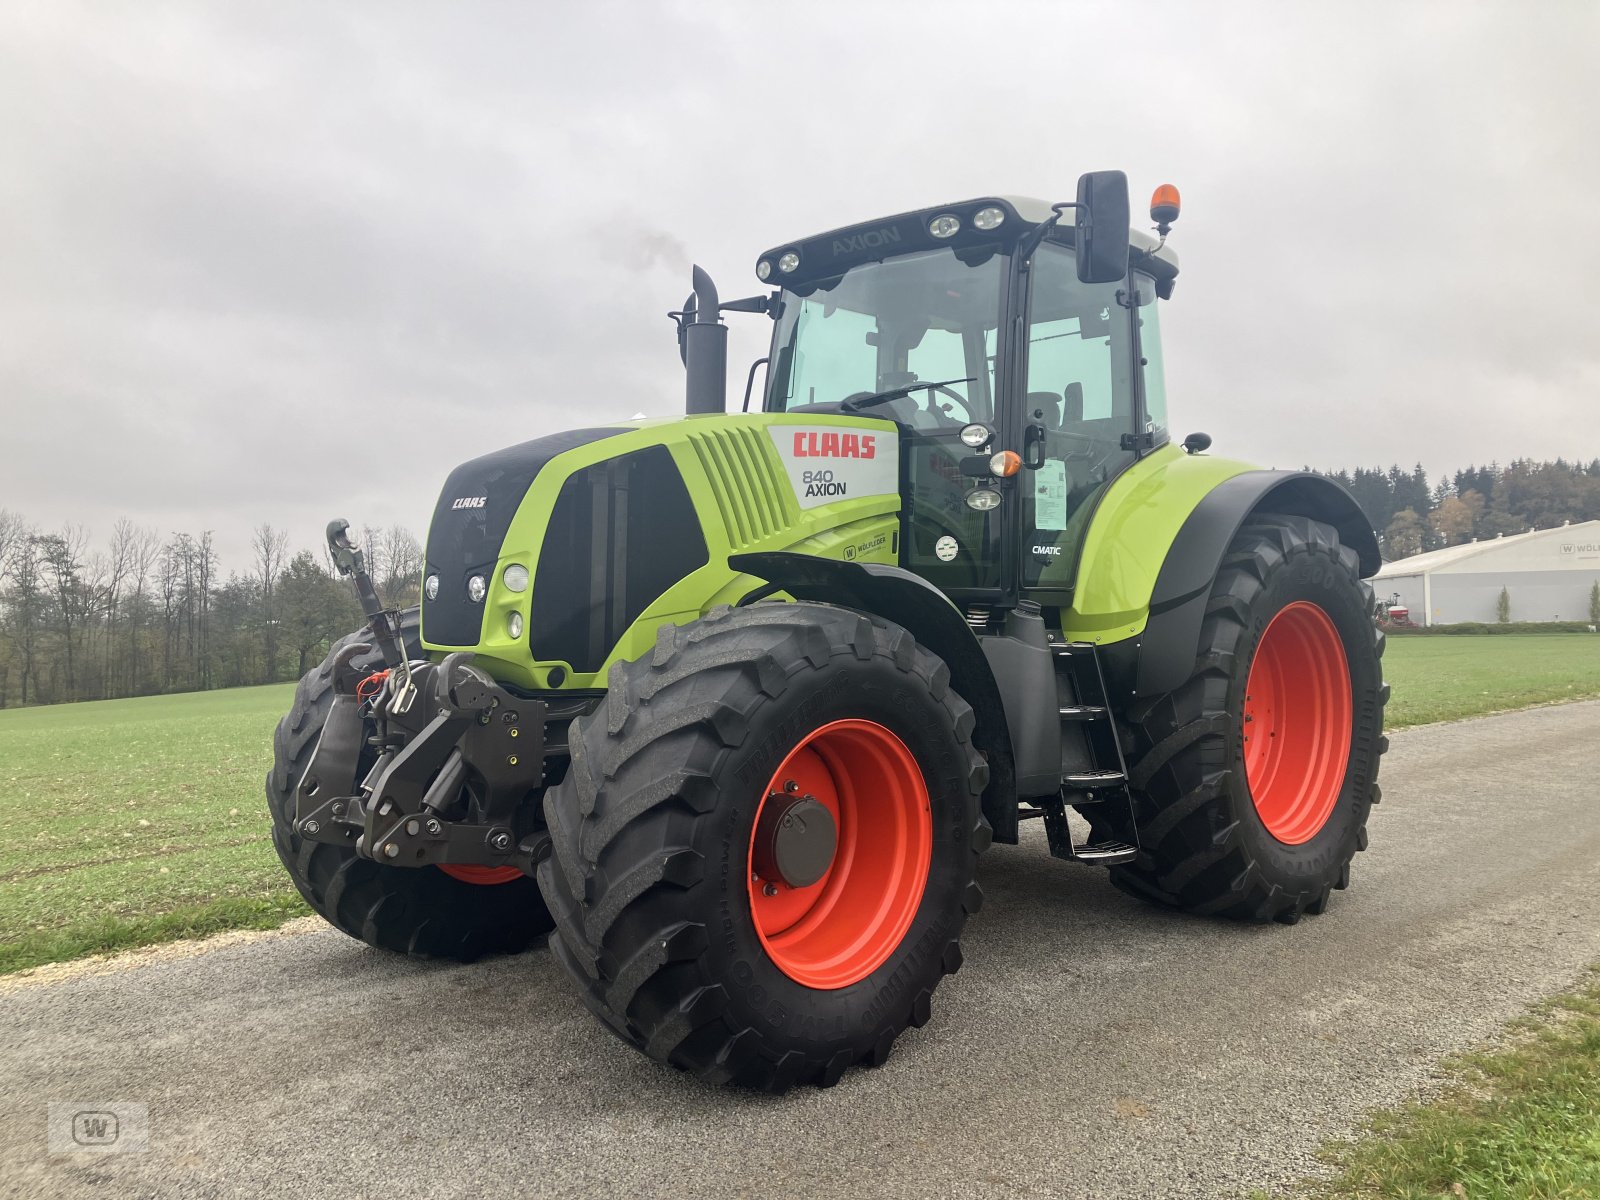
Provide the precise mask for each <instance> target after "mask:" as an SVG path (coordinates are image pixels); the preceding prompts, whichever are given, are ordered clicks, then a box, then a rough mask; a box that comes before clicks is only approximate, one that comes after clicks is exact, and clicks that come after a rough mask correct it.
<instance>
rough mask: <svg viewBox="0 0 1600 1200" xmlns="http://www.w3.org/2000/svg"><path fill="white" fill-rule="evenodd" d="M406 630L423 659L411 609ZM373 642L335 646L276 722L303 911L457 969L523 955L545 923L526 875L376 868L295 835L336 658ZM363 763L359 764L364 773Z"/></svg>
mask: <svg viewBox="0 0 1600 1200" xmlns="http://www.w3.org/2000/svg"><path fill="white" fill-rule="evenodd" d="M402 626H403V629H404V632H405V635H406V653H407V654H408V655H410V657H412V658H420V657H422V648H421V645H420V644H419V642H418V619H417V610H416V609H411V610H408V611H407V612H406V613H404V614H403V615H402ZM370 640H371V635H370V634H368V633H366V631H364V630H363V631H362V632H360V633H353V634H351V635H350V636H349V637H346V638H343V639H342V640H340V641H339V642H337V643H335V644H334V646H333V648H332V649H331V650H330V651H329V653H328V657H327V659H326V660H324V662H323V663H322V665H321V666H320V667H318V668H317V669H316V670H314V671H311V672H309V673H308V674H307V675H306V677H305V678H304V679H302V680H301V681H300V685H299V686H298V687H297V688H296V689H295V693H294V705H293V707H292V708H290V710H289V713H288V715H287V716H285V717H284V718H283V720H281V721H279V722H278V729H277V732H276V734H274V736H273V740H272V749H273V764H272V770H271V771H270V772H268V774H267V805H268V807H269V808H270V809H271V811H272V844H273V846H274V847H275V848H276V849H277V851H278V857H279V858H280V859H282V860H283V865H284V867H285V868H286V869H287V870H288V872H289V878H290V879H292V880H294V885H295V887H296V888H297V889H299V892H300V894H301V895H302V896H304V897H305V901H306V903H307V904H309V905H310V906H311V907H312V908H313V909H315V910H316V911H317V912H318V913H319V914H320V915H321V916H322V917H323V918H325V919H326V920H327V922H328V923H329V924H330V925H332V926H333V927H334V928H335V929H339V930H342V931H343V932H345V933H347V934H349V935H350V936H351V937H353V938H356V939H358V940H359V941H363V942H366V943H367V945H369V946H375V947H377V948H378V949H380V950H392V951H395V952H396V953H399V954H406V955H410V956H411V957H413V958H453V959H457V960H459V961H462V962H470V961H471V960H473V959H475V958H479V957H482V956H483V955H485V954H512V953H515V952H517V951H519V950H525V949H527V948H528V947H529V946H531V945H532V944H533V943H534V942H535V941H536V940H538V939H539V938H541V937H542V936H543V935H545V934H546V933H548V932H549V930H550V924H551V923H550V915H549V912H548V911H547V910H546V908H545V906H544V901H543V899H541V898H540V895H539V887H538V884H536V883H535V882H534V880H533V879H532V878H531V877H529V876H527V875H523V874H521V873H520V872H519V873H518V874H517V876H516V878H514V879H511V880H510V881H509V882H500V883H481V884H480V883H472V882H468V881H467V880H466V879H463V878H456V877H452V876H451V875H450V874H447V873H446V872H445V871H444V870H442V869H439V868H434V867H389V866H382V865H380V864H378V863H375V862H373V861H372V860H371V859H369V858H362V857H360V856H358V855H357V854H356V852H355V851H354V850H353V849H347V848H346V847H343V846H334V845H329V844H327V843H323V842H307V841H304V840H302V839H301V837H300V835H299V834H297V833H295V831H294V828H293V823H294V806H295V789H296V788H297V787H298V786H299V784H300V778H301V776H302V775H304V774H305V769H306V765H307V764H308V763H309V762H310V760H311V752H312V751H313V750H314V749H315V748H316V744H317V738H318V737H319V736H320V735H321V733H322V726H323V724H324V722H326V721H327V719H328V713H329V711H330V710H331V709H332V707H333V662H334V659H335V658H336V657H337V656H338V653H339V651H340V650H342V649H343V648H344V647H345V646H346V645H348V644H350V643H352V642H359V641H370ZM354 665H355V666H357V667H358V668H361V669H363V670H372V671H376V670H379V669H381V668H382V666H383V656H382V655H381V654H380V653H379V652H378V651H377V650H372V651H370V652H368V653H367V654H365V655H362V656H361V657H359V658H357V659H355V660H354ZM365 766H366V762H365V760H364V761H363V768H362V769H363V770H364V769H365ZM486 870H491V871H492V870H494V868H486ZM496 878H498V876H497V877H496Z"/></svg>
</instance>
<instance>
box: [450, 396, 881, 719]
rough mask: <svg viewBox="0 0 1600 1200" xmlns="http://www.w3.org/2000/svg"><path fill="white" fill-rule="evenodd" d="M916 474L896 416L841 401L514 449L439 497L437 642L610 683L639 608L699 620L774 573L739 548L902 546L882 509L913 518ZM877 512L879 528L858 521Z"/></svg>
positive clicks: (537, 681)
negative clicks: (863, 531) (738, 567)
mask: <svg viewBox="0 0 1600 1200" xmlns="http://www.w3.org/2000/svg"><path fill="white" fill-rule="evenodd" d="M899 485H900V480H899V450H898V431H897V430H896V428H895V426H894V425H893V424H892V423H891V422H888V421H884V420H879V419H874V418H868V417H852V416H842V415H834V414H820V413H819V414H804V415H802V414H768V413H750V414H739V413H734V414H720V413H719V414H714V415H706V416H694V417H682V418H675V419H668V420H657V421H642V422H634V423H629V424H620V425H610V426H603V427H595V428H588V429H575V430H571V431H568V432H564V433H557V434H551V435H549V436H547V437H542V438H537V439H535V440H533V441H530V442H524V443H522V444H521V445H518V446H512V447H509V448H507V449H504V450H498V451H496V452H495V453H493V454H488V455H485V456H484V457H482V458H476V459H473V460H472V461H471V462H467V463H463V464H462V465H461V466H459V467H457V468H456V469H455V470H454V471H452V472H451V473H450V476H449V478H448V479H447V480H446V482H445V485H444V489H443V490H442V491H441V492H440V494H439V501H438V503H437V504H436V505H435V506H434V512H433V520H432V522H431V524H430V525H429V528H428V547H427V558H426V568H425V572H424V585H423V598H422V640H423V644H424V645H425V646H426V647H427V648H428V649H429V650H431V651H435V652H441V651H451V650H462V649H469V650H473V651H474V652H475V653H476V654H477V656H478V658H479V660H480V661H484V663H485V665H486V666H487V667H488V668H489V670H490V671H491V673H493V674H494V675H495V676H496V677H497V678H498V679H501V680H502V681H505V682H508V683H512V684H515V685H520V686H525V687H532V688H546V687H551V688H558V687H585V686H593V687H599V686H603V685H604V675H603V668H604V667H605V666H606V665H607V664H608V662H609V661H610V660H611V659H612V658H613V657H614V656H615V655H616V652H617V650H618V647H619V645H620V644H621V643H622V642H623V641H624V640H625V637H626V635H627V634H628V632H629V630H630V629H632V628H633V627H634V625H635V624H636V623H638V624H639V625H640V627H641V628H644V627H645V626H649V628H650V629H651V630H653V629H654V627H655V626H656V625H657V624H659V623H660V621H662V620H664V619H680V620H692V619H694V618H695V617H697V616H698V615H699V614H700V613H702V612H704V611H705V610H706V609H708V608H709V607H711V606H712V605H713V604H716V603H728V602H731V601H734V600H737V599H739V597H740V596H741V595H743V594H744V593H745V592H748V591H750V590H751V589H753V588H755V587H756V586H758V584H759V582H760V581H758V580H755V579H753V578H751V577H748V576H741V575H740V574H739V573H738V572H736V571H734V570H732V568H730V567H729V566H728V565H727V563H728V557H729V556H730V555H732V554H739V553H746V552H751V551H768V550H791V549H797V548H800V549H804V551H805V552H808V553H821V554H824V555H827V554H830V553H834V554H837V555H838V556H839V557H846V556H847V555H848V556H850V557H854V555H855V554H856V553H858V552H859V551H860V550H862V549H863V548H865V547H868V546H870V547H871V552H872V555H873V557H878V556H880V555H881V560H882V561H893V558H892V554H893V550H894V544H895V541H896V539H894V538H892V537H890V536H884V537H881V538H878V537H877V536H876V526H877V525H882V526H883V527H884V528H885V529H886V530H890V531H892V529H893V528H894V527H895V521H896V514H898V511H899V507H900V496H899ZM885 518H887V519H885ZM863 521H868V522H871V523H873V526H874V533H873V536H872V537H867V536H865V535H863V536H861V537H856V536H855V534H856V533H857V532H859V529H858V527H859V526H860V525H861V524H862V522H863ZM849 539H853V540H850V542H849V544H848V545H846V541H847V540H849ZM646 617H648V618H649V619H648V620H642V618H646ZM647 648H648V647H647V646H645V647H631V651H632V653H631V654H630V655H629V656H636V654H637V653H639V652H642V650H643V649H647Z"/></svg>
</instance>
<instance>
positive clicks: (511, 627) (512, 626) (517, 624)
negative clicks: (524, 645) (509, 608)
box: [506, 612, 522, 642]
mask: <svg viewBox="0 0 1600 1200" xmlns="http://www.w3.org/2000/svg"><path fill="white" fill-rule="evenodd" d="M506 632H507V633H508V634H510V635H511V640H512V641H513V642H514V641H517V640H518V639H519V638H521V637H522V614H521V613H519V612H513V613H510V614H508V615H507V616H506Z"/></svg>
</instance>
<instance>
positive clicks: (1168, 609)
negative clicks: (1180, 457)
mask: <svg viewBox="0 0 1600 1200" xmlns="http://www.w3.org/2000/svg"><path fill="white" fill-rule="evenodd" d="M1258 511H1259V512H1275V513H1288V514H1291V515H1294V516H1302V517H1312V518H1314V519H1315V520H1318V521H1324V522H1326V523H1327V524H1329V525H1332V526H1333V527H1334V528H1335V529H1337V530H1338V531H1339V538H1340V540H1341V541H1342V542H1343V543H1344V544H1345V545H1346V546H1349V547H1350V548H1351V549H1352V550H1354V551H1355V552H1356V554H1357V555H1359V556H1360V559H1361V575H1362V578H1366V577H1368V576H1370V575H1373V574H1374V573H1376V572H1377V570H1378V568H1379V567H1380V566H1381V565H1382V561H1383V560H1382V558H1381V556H1380V555H1379V553H1378V539H1377V536H1376V534H1374V533H1373V530H1372V525H1371V522H1370V521H1368V519H1367V515H1366V513H1364V512H1363V511H1362V510H1361V506H1360V505H1359V504H1357V503H1356V500H1355V498H1354V497H1353V496H1351V495H1350V493H1349V492H1348V491H1346V490H1345V489H1344V488H1343V487H1341V486H1340V485H1339V484H1337V483H1335V482H1334V481H1333V480H1331V479H1326V478H1324V477H1323V476H1320V475H1312V474H1309V473H1307V472H1304V471H1246V472H1245V473H1243V474H1240V475H1235V476H1233V477H1232V478H1230V479H1226V480H1224V481H1223V482H1221V483H1219V484H1218V485H1217V486H1216V487H1214V488H1212V489H1211V491H1210V492H1208V493H1207V494H1206V496H1205V497H1204V498H1203V499H1202V500H1201V501H1200V502H1199V504H1197V505H1195V507H1194V509H1193V510H1192V511H1191V512H1190V513H1189V516H1188V518H1187V519H1186V520H1185V521H1184V523H1183V526H1182V528H1181V529H1179V531H1178V535H1177V537H1176V538H1175V539H1174V540H1173V542H1172V545H1171V547H1170V548H1169V549H1168V551H1167V556H1166V558H1165V559H1164V560H1163V561H1162V564H1161V570H1160V572H1159V573H1158V574H1157V576H1156V584H1155V590H1154V591H1153V592H1152V593H1151V596H1150V616H1149V619H1148V621H1147V622H1146V624H1145V627H1144V630H1143V633H1142V635H1141V636H1140V638H1139V650H1138V666H1137V670H1136V674H1135V680H1134V695H1135V696H1152V695H1160V694H1161V693H1163V692H1170V691H1171V690H1172V689H1173V688H1175V687H1177V686H1178V685H1179V684H1181V683H1182V682H1183V681H1184V680H1185V679H1187V678H1188V677H1189V675H1190V672H1191V671H1193V669H1194V656H1195V647H1196V646H1197V645H1198V644H1199V640H1200V625H1201V622H1202V621H1204V619H1205V609H1206V600H1207V598H1208V597H1209V596H1210V594H1211V583H1212V581H1213V580H1214V579H1215V578H1216V577H1217V572H1218V571H1219V570H1220V569H1221V567H1222V558H1223V555H1224V554H1226V553H1227V550H1228V545H1229V543H1230V542H1232V541H1233V538H1234V535H1235V534H1236V533H1238V532H1239V529H1240V528H1241V527H1242V526H1243V525H1244V523H1245V520H1246V518H1248V517H1249V515H1250V514H1251V513H1252V512H1258Z"/></svg>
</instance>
